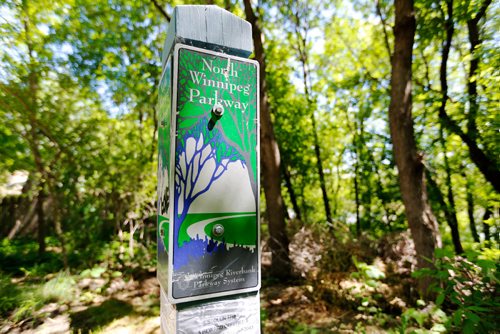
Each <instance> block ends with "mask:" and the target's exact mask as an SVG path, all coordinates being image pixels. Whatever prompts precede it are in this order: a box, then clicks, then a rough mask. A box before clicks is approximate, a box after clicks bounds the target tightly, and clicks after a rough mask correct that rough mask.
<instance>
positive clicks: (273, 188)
mask: <svg viewBox="0 0 500 334" xmlns="http://www.w3.org/2000/svg"><path fill="white" fill-rule="evenodd" d="M243 3H244V5H245V15H246V18H247V20H248V21H249V22H250V23H251V24H252V37H253V43H254V54H255V59H256V60H257V61H258V62H259V63H260V72H259V73H260V81H259V83H260V126H261V130H260V149H261V158H262V178H263V186H264V194H265V197H266V211H267V215H268V220H269V234H270V240H269V247H270V248H271V253H272V264H271V274H272V275H273V276H275V277H278V278H280V279H282V280H286V279H289V278H290V275H291V268H292V267H291V261H290V256H289V249H288V244H289V241H288V236H287V234H286V225H285V217H284V214H283V207H284V204H283V197H282V196H281V172H280V164H281V161H280V152H279V148H278V144H277V142H276V139H275V136H274V130H273V125H272V122H271V114H270V110H269V101H268V97H267V91H266V62H265V55H264V47H263V45H262V31H261V29H260V27H259V25H258V20H257V16H256V15H255V13H254V11H253V9H252V6H251V4H250V0H244V1H243Z"/></svg>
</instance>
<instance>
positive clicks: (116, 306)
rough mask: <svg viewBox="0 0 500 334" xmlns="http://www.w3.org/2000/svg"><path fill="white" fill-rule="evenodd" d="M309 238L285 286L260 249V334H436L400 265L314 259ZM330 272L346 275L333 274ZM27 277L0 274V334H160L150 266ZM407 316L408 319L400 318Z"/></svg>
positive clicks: (298, 241) (352, 251)
mask: <svg viewBox="0 0 500 334" xmlns="http://www.w3.org/2000/svg"><path fill="white" fill-rule="evenodd" d="M312 239H313V236H312V235H311V234H310V233H305V232H304V233H303V234H302V235H299V237H297V238H293V239H292V240H291V244H290V250H291V251H290V255H291V258H292V261H293V264H294V268H295V271H296V278H295V279H294V280H292V281H290V282H288V283H286V284H284V283H280V282H278V281H276V280H273V279H272V278H271V277H270V276H269V273H268V270H269V268H270V253H269V252H268V251H266V249H265V246H264V251H263V253H262V255H263V256H262V265H263V268H262V270H263V282H262V289H261V328H262V332H263V333H270V334H274V333H280V334H281V333H389V332H392V333H408V332H410V331H411V330H412V329H415V328H419V327H422V326H426V327H427V328H431V327H432V328H434V329H435V330H434V331H431V332H433V333H439V332H441V331H440V330H439V329H440V327H435V326H434V327H433V324H439V323H443V322H444V320H445V319H444V318H442V314H440V313H439V312H435V311H436V309H435V308H434V307H433V304H432V303H429V304H427V305H424V304H421V305H420V309H419V310H418V312H417V311H415V312H413V311H412V310H414V309H413V307H416V306H414V305H416V304H415V300H411V298H409V297H408V296H411V294H412V293H411V292H409V290H408V289H410V287H411V286H412V285H413V282H412V279H411V277H410V276H409V274H408V273H406V274H405V273H402V272H401V269H405V268H403V267H404V266H406V265H405V264H404V263H406V262H407V261H406V260H405V261H406V262H404V261H403V262H404V263H403V262H401V263H398V262H394V261H392V260H390V259H389V258H388V257H387V258H385V259H383V258H381V257H379V256H380V254H382V253H384V252H382V253H380V254H378V255H377V256H371V257H365V258H363V256H362V255H360V254H358V253H356V252H357V250H356V248H355V247H351V246H350V245H347V247H346V250H347V252H346V253H345V255H344V256H340V255H341V254H342V252H343V250H342V249H337V251H336V253H335V254H336V255H335V256H336V257H335V258H326V257H324V256H323V258H322V259H321V256H319V254H323V255H324V252H323V250H322V248H320V247H316V246H315V243H314V242H313V240H312ZM406 239H407V238H402V239H400V240H399V241H397V240H392V241H391V242H390V243H388V242H385V241H384V242H383V243H385V244H391V245H392V246H393V248H394V247H395V248H394V249H393V253H394V254H398V256H399V259H401V258H402V256H403V257H404V255H405V252H406V251H405V247H406V246H405V245H406V244H405V240H406ZM401 240H402V242H401ZM304 245H308V247H305V246H304ZM398 245H399V246H398ZM299 246H300V247H299ZM360 247H364V246H363V245H361V246H360ZM398 247H399V248H398ZM365 248H366V247H365ZM16 252H18V251H17V250H14V249H13V250H11V253H12V254H16ZM385 253H387V252H385ZM0 255H1V254H0ZM386 255H387V254H386ZM5 259H6V258H5ZM320 260H321V261H323V262H321V261H320ZM361 260H363V261H365V262H367V263H365V262H361ZM344 262H345V263H349V265H346V264H343V263H344ZM353 262H354V264H353ZM13 263H14V262H13ZM325 263H327V264H328V265H325ZM368 263H369V264H368ZM329 266H333V267H336V268H339V267H342V266H344V267H345V270H343V271H332V270H331V269H329V268H328V267H329ZM12 268H14V267H12ZM2 270H4V271H5V267H4V268H2ZM23 270H24V271H26V270H25V269H23ZM26 272H28V273H27V274H26V273H25V274H24V275H23V274H22V273H21V274H19V272H18V274H10V273H9V272H7V275H0V276H2V277H0V294H3V296H1V297H0V312H3V314H4V316H2V317H0V334H4V333H13V334H17V333H47V334H49V333H50V334H56V333H69V332H74V333H144V334H146V333H159V332H160V320H159V314H160V308H159V286H158V281H157V279H156V276H155V268H154V267H153V266H152V265H150V266H149V267H147V266H145V267H139V266H137V267H136V268H135V269H134V270H131V271H130V270H129V269H122V270H121V271H117V270H114V269H110V267H109V266H108V267H106V265H103V266H96V267H93V268H91V269H87V270H85V271H83V272H80V273H78V274H76V273H73V274H68V273H67V272H64V271H59V272H56V273H48V274H47V273H46V274H44V276H41V275H37V274H30V273H29V271H26ZM0 274H1V272H0ZM405 296H406V297H405ZM9 303H10V304H9ZM13 305H14V306H13ZM6 310H8V311H7V312H6ZM408 310H410V311H412V312H413V313H411V314H406V313H407V312H408ZM405 312H406V313H405ZM439 317H441V319H440V318H439ZM412 321H413V324H412ZM417 322H418V324H417ZM425 322H427V325H425V324H424V323H425Z"/></svg>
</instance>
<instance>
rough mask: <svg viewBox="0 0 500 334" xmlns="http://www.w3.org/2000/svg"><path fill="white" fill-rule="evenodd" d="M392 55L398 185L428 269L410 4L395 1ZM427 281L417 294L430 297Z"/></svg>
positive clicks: (432, 241) (428, 221)
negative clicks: (414, 106)
mask: <svg viewBox="0 0 500 334" xmlns="http://www.w3.org/2000/svg"><path fill="white" fill-rule="evenodd" d="M395 14H396V18H395V26H394V36H395V41H394V53H393V59H392V73H391V102H390V106H389V124H390V130H391V138H392V142H393V152H394V157H395V160H396V165H397V167H398V172H399V185H400V189H401V195H402V198H403V203H404V205H405V212H406V217H407V219H408V224H409V226H410V230H411V234H412V238H413V241H414V243H415V251H416V253H417V266H418V268H432V267H433V259H434V250H435V249H436V248H437V247H440V246H441V238H440V235H439V229H438V226H437V221H436V218H435V216H434V214H433V212H432V210H431V208H430V206H429V203H428V198H427V190H426V186H425V178H424V164H423V162H422V159H423V157H422V155H421V154H419V153H418V152H417V145H416V142H415V137H414V129H413V119H412V113H411V106H412V95H411V89H412V85H411V79H412V69H411V66H412V50H413V42H414V38H415V29H416V20H415V13H414V8H413V1H412V0H396V1H395ZM430 283H431V279H430V278H429V277H422V278H421V279H419V282H418V290H419V292H420V293H421V294H422V296H424V297H426V298H429V297H431V294H430V291H429V289H428V288H429V285H430Z"/></svg>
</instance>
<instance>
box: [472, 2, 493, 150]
mask: <svg viewBox="0 0 500 334" xmlns="http://www.w3.org/2000/svg"><path fill="white" fill-rule="evenodd" d="M491 1H492V0H486V1H484V3H483V5H482V6H481V8H480V10H479V12H478V13H477V15H476V16H475V17H474V18H471V19H469V20H467V29H468V32H469V43H470V54H471V55H472V57H471V60H470V66H469V78H468V82H467V93H468V94H467V95H468V99H469V112H468V114H467V119H468V121H467V134H468V135H469V136H470V137H471V138H472V139H473V140H476V139H477V137H478V133H477V126H476V117H477V111H478V109H479V105H478V103H477V79H476V75H477V70H478V68H479V56H478V55H477V53H476V49H477V48H478V47H479V46H480V45H481V43H482V40H481V39H480V37H479V26H478V23H479V20H481V18H482V17H483V16H484V14H485V13H486V10H487V9H488V6H489V5H490V3H491Z"/></svg>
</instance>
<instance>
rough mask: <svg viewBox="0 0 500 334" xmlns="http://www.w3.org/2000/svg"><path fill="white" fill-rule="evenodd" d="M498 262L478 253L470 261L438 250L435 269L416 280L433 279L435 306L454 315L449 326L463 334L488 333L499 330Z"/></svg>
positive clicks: (449, 328)
mask: <svg viewBox="0 0 500 334" xmlns="http://www.w3.org/2000/svg"><path fill="white" fill-rule="evenodd" d="M498 265H499V264H498V261H494V260H491V259H487V258H485V257H483V256H481V254H478V253H469V254H468V258H465V257H462V256H453V255H452V254H450V253H448V252H446V251H444V250H437V252H436V261H435V269H421V270H418V271H416V272H415V274H414V276H415V277H421V276H430V277H432V278H433V279H434V282H435V283H434V284H433V285H432V287H431V288H432V289H433V291H434V292H436V295H437V297H436V305H437V306H441V307H442V308H443V309H444V310H445V311H447V312H448V313H449V314H450V315H451V316H450V317H449V320H448V322H447V323H446V327H447V329H448V330H460V331H461V332H463V333H466V334H467V333H488V332H491V331H495V330H498V328H499V325H500V324H499V321H498V314H500V300H499V296H498V293H497V290H496V285H497V283H498V282H499V278H500V277H499V276H498Z"/></svg>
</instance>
